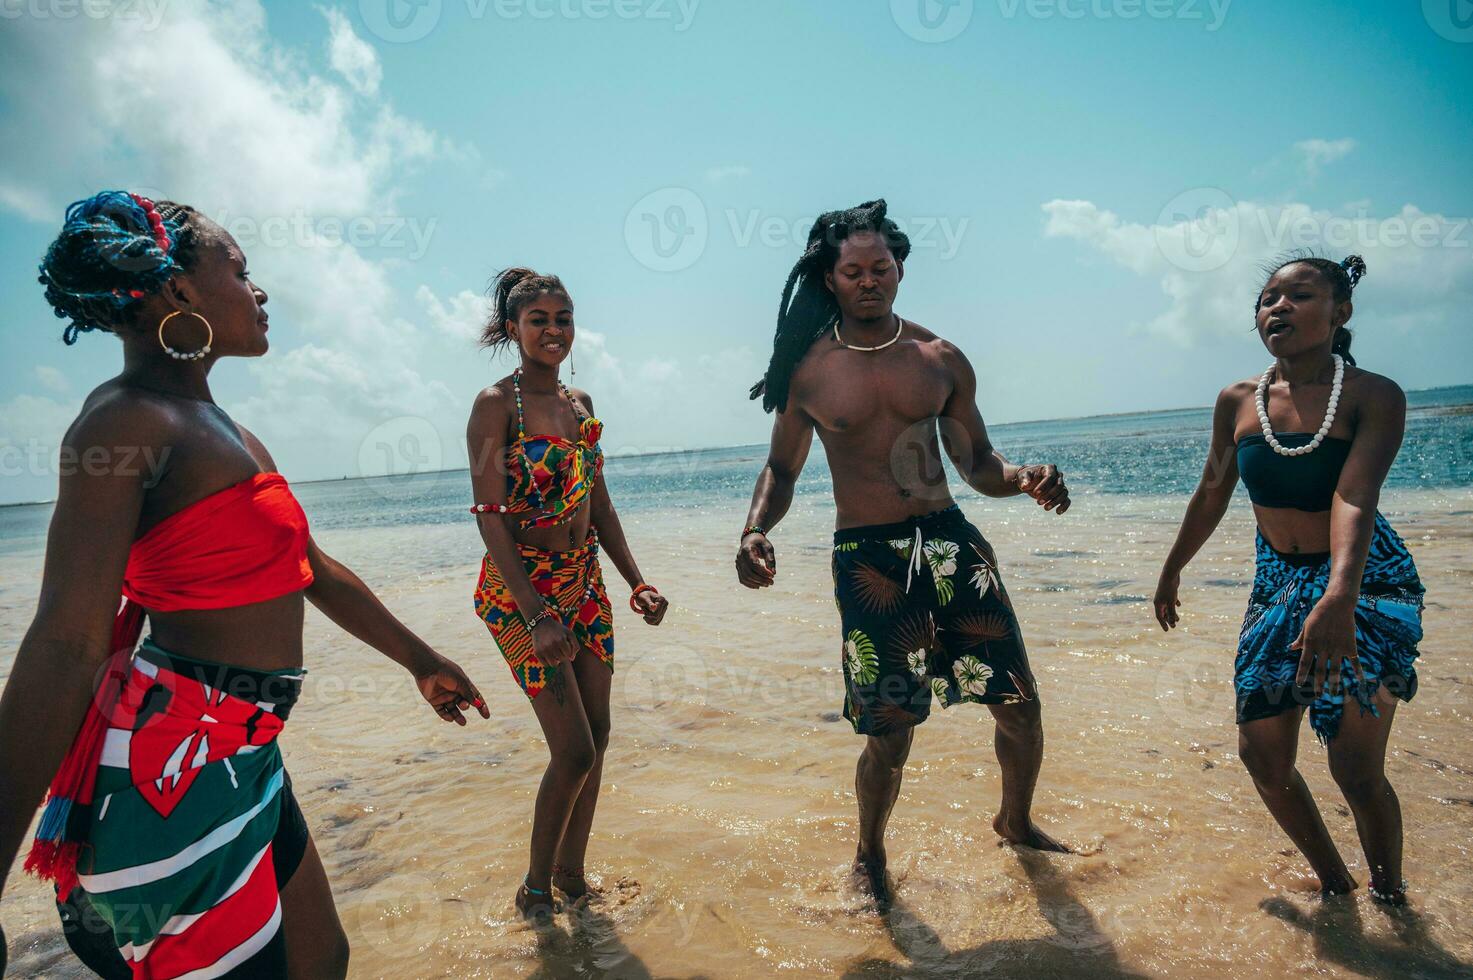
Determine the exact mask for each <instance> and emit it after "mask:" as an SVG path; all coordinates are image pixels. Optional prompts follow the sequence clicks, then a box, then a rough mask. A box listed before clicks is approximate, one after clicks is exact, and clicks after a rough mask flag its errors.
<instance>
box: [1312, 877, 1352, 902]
mask: <svg viewBox="0 0 1473 980" xmlns="http://www.w3.org/2000/svg"><path fill="white" fill-rule="evenodd" d="M1359 887H1360V882H1358V881H1356V880H1355V879H1354V878H1352V877H1351V876H1350V874H1349V873H1347V874H1346V875H1345V876H1344V877H1340V878H1324V879H1322V880H1321V881H1320V894H1321V895H1323V896H1324V897H1325V898H1331V897H1333V896H1335V895H1349V894H1350V893H1351V892H1353V891H1355V890H1356V889H1357V888H1359Z"/></svg>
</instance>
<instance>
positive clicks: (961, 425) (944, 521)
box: [736, 201, 1069, 909]
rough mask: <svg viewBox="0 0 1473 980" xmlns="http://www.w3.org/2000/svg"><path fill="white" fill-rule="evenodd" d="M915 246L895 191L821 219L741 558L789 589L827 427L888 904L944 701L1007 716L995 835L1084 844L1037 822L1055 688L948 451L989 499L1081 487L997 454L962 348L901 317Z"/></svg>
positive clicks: (864, 804) (862, 836) (857, 703)
mask: <svg viewBox="0 0 1473 980" xmlns="http://www.w3.org/2000/svg"><path fill="white" fill-rule="evenodd" d="M909 253H910V242H909V240H908V239H907V238H906V237H905V235H904V234H903V233H902V232H901V231H900V229H899V228H898V227H897V226H896V224H895V223H894V222H893V221H890V220H889V219H887V218H886V216H885V202H884V201H871V202H868V203H865V204H862V205H860V206H859V207H857V208H853V209H851V210H848V211H836V212H830V213H828V214H825V215H823V216H821V217H820V218H819V219H818V221H817V222H815V223H814V226H813V230H812V231H811V232H810V233H809V236H808V247H807V249H806V251H805V252H804V254H803V257H802V258H801V259H799V260H798V264H797V265H796V266H795V267H794V268H793V271H792V273H791V275H789V277H788V283H787V286H786V288H785V289H784V291H783V300H782V305H781V309H780V312H779V315H778V327H777V337H776V341H775V343H774V349H773V357H772V362H771V364H770V365H769V367H768V370H767V374H766V376H765V377H764V378H763V380H762V381H760V382H758V383H757V385H755V386H754V387H753V389H752V397H753V398H756V397H758V396H759V395H760V396H762V397H763V407H764V408H765V409H766V410H767V411H774V410H776V413H777V415H776V419H775V421H774V423H773V427H772V446H771V449H770V450H769V452H768V458H767V465H766V466H765V467H763V469H762V473H761V475H760V476H758V478H757V487H756V489H755V491H754V492H753V494H752V507H751V510H750V511H749V512H748V516H747V527H746V528H745V529H744V530H743V532H742V541H741V546H740V548H739V549H738V551H737V558H736V566H737V576H738V578H740V580H741V582H742V584H743V585H745V586H747V587H748V588H751V589H760V588H765V587H767V586H770V585H771V584H772V583H773V580H774V577H775V574H776V568H777V564H776V559H775V556H774V553H773V548H772V543H771V542H770V541H769V540H768V538H767V533H768V532H769V531H770V530H771V529H772V528H773V527H774V526H775V525H776V524H777V522H778V521H780V520H781V519H782V517H783V515H784V514H785V513H787V510H788V506H789V504H791V503H792V500H793V487H794V484H795V483H796V482H797V480H798V474H799V473H800V472H801V471H802V469H803V463H804V461H805V460H806V459H807V457H808V450H809V447H810V446H811V445H812V443H813V433H814V431H815V429H816V430H817V431H818V436H819V439H820V440H821V441H822V442H823V445H824V450H825V451H826V452H827V454H828V461H829V468H830V470H831V471H832V473H833V483H834V503H835V504H836V505H837V508H838V524H837V527H838V530H837V531H836V532H835V534H834V552H833V572H834V594H835V598H836V600H837V602H838V606H839V610H840V617H841V621H842V623H841V631H842V634H843V668H844V689H845V697H844V717H846V718H848V719H849V721H850V723H851V724H852V725H853V726H854V731H855V732H856V733H858V734H861V735H864V736H866V738H865V747H864V752H863V753H862V754H861V755H860V757H859V766H858V770H857V772H856V775H855V792H856V794H857V796H858V798H859V848H858V852H857V853H856V855H855V861H854V870H855V873H856V875H857V876H858V877H859V880H860V882H861V884H862V885H864V886H866V887H868V888H869V889H870V891H871V892H872V894H873V895H874V897H875V900H876V902H877V904H879V906H880V907H881V908H882V909H883V908H885V907H887V906H888V904H889V901H890V884H889V881H888V879H887V876H886V873H885V842H884V838H885V825H886V823H887V822H888V820H889V817H890V811H891V809H892V808H893V807H894V805H895V800H896V797H897V796H898V795H899V793H900V779H901V774H902V771H903V769H904V766H905V760H906V757H907V756H908V755H909V753H910V746H911V738H912V735H913V733H914V730H915V726H916V725H919V724H920V723H921V722H923V721H925V720H926V717H927V715H928V714H929V713H930V708H931V699H932V696H933V694H934V696H935V697H936V698H938V699H939V700H940V702H941V704H942V706H943V707H947V706H950V705H953V704H957V703H959V702H963V701H971V702H975V703H978V704H985V705H987V706H988V709H989V710H990V711H991V712H992V714H993V717H994V719H995V720H996V725H997V730H996V741H995V745H996V751H997V758H998V762H999V763H1000V764H1001V767H1002V806H1001V808H1000V810H999V812H998V814H997V817H996V819H995V820H993V828H994V829H995V830H996V831H997V833H998V834H999V835H1000V836H1001V837H1002V838H1003V840H1005V841H1008V842H1011V843H1014V844H1020V845H1024V846H1028V847H1034V848H1039V849H1042V850H1050V851H1067V850H1068V849H1067V848H1066V847H1064V846H1063V845H1062V844H1060V843H1059V842H1057V841H1055V840H1053V839H1052V838H1050V837H1049V836H1048V835H1047V834H1045V833H1044V832H1043V831H1041V830H1040V829H1039V828H1038V827H1037V826H1036V825H1035V824H1034V823H1033V820H1032V818H1031V814H1030V807H1031V804H1032V800H1033V788H1034V785H1035V783H1036V782H1037V779H1038V770H1039V766H1040V764H1041V763H1042V761H1043V726H1042V722H1041V719H1040V714H1039V704H1038V693H1037V690H1036V687H1035V685H1034V681H1033V674H1032V671H1031V670H1030V669H1029V667H1028V658H1027V655H1026V653H1025V652H1024V649H1023V638H1022V634H1021V633H1020V631H1019V629H1018V622H1017V619H1016V617H1015V616H1014V615H1013V607H1012V602H1011V601H1010V600H1009V599H1008V594H1007V591H1006V590H1005V589H1004V588H1003V584H1002V580H1001V578H1000V577H999V575H998V567H997V559H996V557H995V555H994V554H993V551H992V547H991V546H990V545H989V544H988V543H987V542H986V541H985V540H984V539H983V538H982V535H981V534H980V533H978V531H977V529H976V528H975V527H973V526H972V525H971V524H970V523H969V522H968V521H967V520H966V518H965V517H963V516H962V513H961V511H960V509H959V508H958V507H957V506H956V503H955V502H954V501H953V500H952V497H951V494H950V491H949V490H948V489H947V487H946V480H945V473H944V468H943V466H942V464H941V462H940V450H941V448H942V446H943V445H944V447H945V449H946V453H947V455H948V456H949V457H950V458H951V460H952V463H953V465H955V466H956V468H957V472H958V473H960V474H961V476H962V479H964V480H966V482H967V483H968V484H970V485H971V486H972V487H973V488H975V489H976V490H978V491H979V492H981V493H984V494H986V495H987V496H989V497H1011V496H1015V495H1017V494H1020V493H1026V494H1028V495H1029V496H1030V497H1032V498H1033V499H1034V500H1035V501H1037V502H1038V503H1039V504H1040V505H1041V506H1042V507H1044V508H1045V509H1046V510H1051V511H1054V512H1055V513H1058V514H1062V513H1064V512H1065V511H1066V510H1068V509H1069V492H1068V490H1067V489H1066V487H1065V485H1064V479H1063V474H1061V473H1060V472H1059V471H1058V470H1057V469H1056V468H1055V467H1053V466H1049V465H1038V466H1015V465H1013V464H1012V463H1009V462H1007V461H1006V460H1005V459H1004V458H1003V457H1002V455H1001V454H999V453H998V452H996V451H995V450H994V449H993V448H992V444H991V442H990V441H989V440H988V437H987V429H986V426H984V425H983V422H982V416H981V413H980V412H979V411H978V410H977V405H976V398H975V396H976V390H977V378H976V374H975V373H974V372H973V370H972V366H971V365H970V364H969V363H968V362H967V359H966V358H965V357H964V356H963V355H962V352H961V351H959V350H957V348H956V347H954V346H952V345H951V344H949V343H947V342H946V341H944V340H942V339H941V338H939V337H937V336H936V335H935V334H933V333H931V332H930V331H929V330H926V329H925V328H924V327H921V326H918V325H917V324H915V323H911V322H910V321H908V320H904V319H902V318H901V317H899V316H898V315H897V314H896V313H894V311H893V309H892V307H893V305H894V302H895V294H896V292H897V291H898V289H899V286H900V281H901V279H902V278H903V277H904V275H905V266H904V262H905V258H906V256H907V255H908V254H909ZM938 427H939V429H940V438H939V439H938V435H937V429H938ZM912 449H913V450H916V451H918V452H919V454H920V456H921V459H922V461H923V463H925V464H927V465H925V466H923V467H922V470H923V473H922V474H914V473H911V472H910V470H911V469H913V467H909V466H906V465H904V461H905V458H906V455H907V452H906V451H907V450H912ZM924 470H930V471H931V473H930V476H931V478H930V479H927V478H926V475H925V473H924Z"/></svg>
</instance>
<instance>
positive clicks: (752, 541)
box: [736, 531, 777, 589]
mask: <svg viewBox="0 0 1473 980" xmlns="http://www.w3.org/2000/svg"><path fill="white" fill-rule="evenodd" d="M736 570H737V578H738V579H739V580H740V581H741V583H742V584H743V585H745V586H746V587H747V588H749V589H765V588H767V586H769V585H771V584H772V583H773V580H774V579H776V578H777V554H776V553H775V552H774V551H773V550H772V542H771V541H769V540H767V535H765V534H763V533H762V532H760V531H753V532H752V533H751V534H748V535H747V536H746V537H744V538H742V543H741V547H739V548H738V549H737V556H736Z"/></svg>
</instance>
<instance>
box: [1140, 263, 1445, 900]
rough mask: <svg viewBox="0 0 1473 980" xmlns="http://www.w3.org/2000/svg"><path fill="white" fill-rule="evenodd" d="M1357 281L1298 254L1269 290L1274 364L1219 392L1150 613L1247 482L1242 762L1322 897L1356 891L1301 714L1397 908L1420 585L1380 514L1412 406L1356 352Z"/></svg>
mask: <svg viewBox="0 0 1473 980" xmlns="http://www.w3.org/2000/svg"><path fill="white" fill-rule="evenodd" d="M1365 271H1366V266H1365V263H1364V262H1363V261H1362V260H1361V258H1360V257H1359V256H1354V255H1353V256H1350V257H1349V258H1347V259H1346V260H1345V261H1343V262H1340V263H1335V262H1332V261H1330V260H1328V259H1322V258H1312V257H1303V256H1294V257H1291V258H1289V259H1288V260H1287V261H1284V262H1282V263H1280V264H1279V265H1278V267H1277V268H1276V269H1274V270H1273V272H1272V274H1271V275H1270V276H1269V279H1268V282H1267V283H1265V284H1264V286H1263V289H1262V290H1261V292H1260V293H1259V296H1258V301H1257V304H1256V307H1255V312H1256V318H1257V323H1258V336H1259V338H1260V339H1261V340H1262V341H1263V344H1264V346H1265V347H1267V348H1268V351H1269V353H1270V354H1272V355H1273V357H1274V361H1273V363H1272V364H1270V365H1269V366H1268V369H1267V370H1266V371H1264V373H1263V375H1262V376H1261V377H1259V378H1251V379H1249V380H1246V381H1239V382H1237V383H1236V384H1232V385H1229V386H1228V387H1226V388H1224V389H1223V390H1222V393H1221V394H1220V395H1218V398H1217V406H1216V408H1215V410H1214V413H1213V423H1212V448H1211V450H1210V451H1209V453H1208V458H1207V466H1206V469H1205V471H1204V472H1203V474H1202V481H1201V483H1200V484H1199V485H1198V487H1197V491H1196V493H1195V494H1193V496H1192V501H1191V503H1190V504H1189V505H1188V506H1187V513H1186V517H1185V519H1184V520H1183V521H1182V526H1181V530H1180V531H1179V532H1178V533H1177V537H1176V544H1175V546H1173V547H1172V549H1171V553H1170V554H1169V555H1168V556H1167V558H1166V563H1165V566H1164V567H1163V568H1162V569H1161V580H1160V583H1159V584H1158V585H1157V587H1156V597H1155V609H1156V619H1157V620H1158V621H1159V622H1160V624H1161V628H1162V629H1164V630H1169V629H1171V628H1172V627H1173V626H1175V625H1176V624H1177V621H1178V613H1177V610H1178V607H1180V606H1181V600H1180V599H1179V598H1178V589H1179V587H1180V582H1181V571H1182V569H1183V568H1185V567H1186V564H1187V562H1189V561H1191V559H1192V557H1193V556H1194V555H1196V553H1197V552H1198V550H1200V549H1201V547H1202V545H1203V544H1204V543H1205V542H1206V541H1207V539H1208V538H1209V537H1211V536H1212V532H1213V531H1214V530H1216V528H1217V525H1218V523H1219V522H1220V521H1221V520H1222V517H1223V514H1224V513H1226V511H1227V508H1228V504H1229V502H1230V501H1231V499H1232V495H1233V490H1234V488H1235V487H1236V486H1237V483H1238V478H1239V477H1242V480H1243V483H1244V484H1245V485H1246V486H1247V488H1248V496H1249V498H1250V499H1251V500H1252V502H1253V512H1254V515H1255V516H1256V518H1257V521H1258V542H1257V572H1256V574H1255V575H1254V579H1253V594H1252V597H1251V598H1250V599H1249V602H1248V612H1247V615H1246V616H1245V617H1244V619H1243V630H1242V634H1241V636H1240V637H1239V639H1238V656H1237V663H1236V666H1235V672H1234V686H1235V687H1236V689H1237V700H1238V705H1237V715H1238V752H1239V754H1240V755H1241V757H1242V759H1243V763H1244V765H1245V766H1246V767H1247V769H1248V771H1249V773H1251V774H1252V776H1253V783H1254V785H1255V786H1256V787H1257V789H1258V793H1259V795H1260V796H1261V797H1263V802H1264V803H1265V804H1267V805H1268V808H1269V811H1270V812H1271V813H1272V814H1273V815H1274V819H1276V820H1277V821H1278V822H1279V826H1281V827H1282V828H1284V832H1285V833H1287V834H1288V835H1289V837H1290V838H1291V839H1292V840H1293V841H1294V844H1295V845H1296V846H1297V847H1298V848H1299V850H1300V851H1301V852H1302V853H1303V854H1304V856H1305V857H1306V858H1307V859H1308V860H1309V863H1310V865H1311V866H1312V867H1313V868H1314V872H1315V874H1317V875H1318V876H1319V880H1320V886H1321V888H1322V890H1323V891H1324V893H1326V894H1343V893H1346V892H1350V891H1352V890H1353V889H1354V888H1355V887H1356V881H1355V879H1354V878H1353V877H1351V874H1350V871H1349V869H1347V868H1346V866H1345V862H1344V861H1343V860H1342V859H1341V857H1340V853H1339V851H1337V850H1336V849H1335V844H1334V842H1333V841H1332V840H1331V839H1330V835H1329V832H1328V831H1327V830H1326V829H1325V824H1324V821H1323V820H1322V819H1321V818H1320V813H1319V809H1318V808H1317V807H1316V806H1315V802H1314V798H1313V797H1311V796H1310V793H1309V789H1308V788H1307V787H1306V786H1305V784H1304V780H1303V778H1302V777H1301V776H1300V775H1299V771H1298V770H1297V769H1296V768H1295V764H1294V760H1295V753H1296V750H1297V747H1298V744H1299V725H1300V719H1301V718H1302V717H1303V715H1304V713H1305V711H1306V709H1308V712H1309V724H1310V727H1311V728H1312V729H1313V730H1314V733H1315V735H1316V736H1318V738H1319V740H1320V741H1321V742H1322V743H1324V744H1325V745H1326V746H1328V751H1329V756H1330V772H1331V774H1332V775H1333V776H1334V778H1335V782H1336V783H1337V784H1338V785H1339V787H1340V791H1341V792H1342V793H1343V794H1344V795H1345V801H1346V802H1347V803H1348V804H1350V809H1351V811H1352V812H1353V813H1354V814H1355V826H1356V830H1357V831H1358V833H1359V834H1360V841H1361V847H1362V848H1363V849H1364V851H1365V855H1366V865H1367V867H1368V868H1369V869H1370V878H1371V881H1370V893H1371V895H1372V897H1374V898H1376V899H1377V900H1379V901H1382V902H1387V903H1389V904H1393V905H1401V904H1404V903H1405V902H1406V882H1405V881H1403V880H1402V877H1401V848H1402V830H1401V806H1400V804H1399V803H1398V802H1397V799H1396V793H1395V791H1394V790H1393V789H1392V788H1391V784H1390V783H1389V782H1387V780H1386V772H1385V761H1386V741H1387V738H1388V736H1389V735H1390V734H1391V723H1392V719H1393V718H1394V716H1395V714H1396V705H1397V702H1398V701H1410V700H1411V699H1412V696H1413V695H1414V694H1415V693H1416V690H1417V672H1416V667H1415V663H1414V662H1415V660H1416V657H1417V642H1418V641H1419V640H1420V639H1421V638H1422V594H1423V589H1422V583H1421V581H1420V580H1419V579H1418V578H1417V567H1416V565H1415V564H1413V562H1412V556H1411V555H1410V554H1409V553H1408V552H1407V549H1406V545H1405V544H1403V543H1402V540H1401V538H1400V537H1398V536H1397V533H1396V532H1395V531H1394V530H1393V529H1392V528H1391V525H1390V524H1388V523H1387V521H1386V519H1385V518H1384V517H1382V516H1381V514H1380V513H1379V512H1378V511H1377V510H1376V504H1377V500H1378V498H1379V497H1380V494H1381V484H1382V482H1383V481H1384V480H1385V479H1386V474H1387V471H1389V470H1390V468H1391V463H1392V461H1393V460H1394V459H1395V458H1396V453H1397V450H1398V449H1399V448H1400V447H1401V440H1402V432H1403V429H1404V427H1405V422H1406V397H1405V395H1403V394H1402V391H1401V389H1400V388H1399V387H1397V385H1396V383H1395V382H1393V381H1391V380H1390V379H1389V378H1385V377H1382V376H1381V375H1379V374H1372V373H1371V372H1369V371H1363V370H1360V369H1359V368H1357V367H1355V361H1354V360H1353V359H1352V358H1351V356H1350V339H1351V337H1350V331H1349V330H1348V329H1347V328H1346V323H1347V321H1349V320H1350V315H1351V291H1352V290H1353V289H1354V288H1355V285H1356V283H1357V282H1359V281H1360V278H1361V277H1362V276H1363V275H1364V274H1365Z"/></svg>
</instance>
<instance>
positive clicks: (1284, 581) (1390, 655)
mask: <svg viewBox="0 0 1473 980" xmlns="http://www.w3.org/2000/svg"><path fill="white" fill-rule="evenodd" d="M1257 557H1258V568H1257V571H1256V573H1255V574H1254V576H1253V594H1252V596H1251V597H1250V599H1249V601H1248V612H1247V614H1246V615H1245V616H1244V618H1243V630H1242V633H1241V635H1240V636H1239V638H1238V656H1237V663H1236V667H1235V671H1234V678H1233V683H1234V686H1235V687H1236V688H1237V695H1238V724H1240V725H1241V724H1243V723H1244V722H1249V721H1256V720H1258V719H1260V718H1269V717H1272V716H1274V715H1277V714H1281V713H1282V712H1285V711H1288V710H1290V709H1291V708H1295V707H1303V706H1308V708H1309V724H1310V727H1311V728H1313V729H1314V733H1315V735H1316V736H1317V737H1318V738H1319V740H1320V741H1321V742H1322V743H1325V742H1329V741H1330V740H1331V739H1333V738H1334V737H1335V735H1336V733H1337V732H1339V730H1340V719H1341V717H1342V716H1343V714H1344V710H1345V699H1346V697H1350V698H1352V699H1353V700H1355V701H1356V702H1357V703H1358V704H1359V705H1360V710H1361V711H1362V712H1367V711H1369V712H1370V713H1371V714H1372V715H1378V713H1377V710H1376V706H1375V703H1374V700H1373V699H1374V698H1375V696H1376V692H1377V691H1378V690H1380V689H1381V688H1383V687H1384V688H1386V690H1387V691H1389V692H1390V693H1391V694H1393V695H1394V696H1396V697H1398V698H1400V699H1401V700H1403V701H1410V700H1411V699H1412V697H1413V695H1415V694H1416V693H1417V669H1416V666H1415V663H1414V661H1415V660H1416V659H1417V643H1418V642H1419V641H1420V640H1421V639H1422V596H1423V593H1424V589H1423V588H1422V582H1421V580H1420V579H1419V578H1418V577H1417V566H1416V565H1415V564H1414V563H1413V562H1412V556H1411V554H1410V553H1409V552H1408V551H1407V547H1406V545H1405V544H1404V543H1403V542H1402V540H1401V538H1400V537H1399V536H1398V535H1397V533H1396V531H1394V530H1393V529H1392V527H1391V525H1390V524H1389V523H1387V521H1386V518H1384V517H1382V516H1381V515H1380V514H1379V513H1378V514H1377V515H1376V523H1375V526H1374V528H1373V529H1372V532H1371V546H1370V551H1369V553H1368V555H1367V558H1366V569H1365V574H1364V575H1363V576H1362V578H1361V589H1360V596H1359V597H1358V598H1357V599H1356V603H1355V643H1356V649H1357V651H1358V653H1359V658H1360V666H1361V671H1362V673H1364V674H1365V684H1361V682H1360V681H1359V679H1357V678H1356V676H1355V671H1354V670H1353V669H1351V668H1349V667H1347V668H1346V669H1345V670H1344V671H1343V672H1339V671H1338V670H1337V666H1336V665H1334V664H1331V665H1330V667H1329V671H1328V673H1327V678H1326V684H1325V688H1324V690H1322V691H1321V692H1320V694H1319V696H1318V697H1316V696H1315V693H1314V690H1313V687H1312V686H1311V685H1308V684H1306V685H1302V686H1301V685H1296V684H1295V682H1294V678H1295V675H1296V674H1297V673H1298V670H1299V656H1300V653H1301V651H1299V650H1291V649H1290V648H1289V647H1290V644H1292V643H1293V642H1294V640H1295V639H1296V638H1297V637H1298V636H1299V631H1300V630H1301V629H1302V628H1303V626H1304V621H1305V620H1306V619H1307V618H1308V617H1309V613H1310V610H1312V609H1313V608H1314V606H1315V603H1317V602H1319V601H1320V598H1321V597H1322V596H1323V595H1324V594H1325V587H1326V585H1327V583H1328V582H1329V578H1330V556H1329V554H1328V553H1325V554H1313V555H1296V554H1284V553H1282V552H1278V551H1275V550H1274V549H1273V548H1272V547H1271V546H1270V545H1269V543H1268V542H1267V541H1266V540H1264V537H1263V535H1262V534H1261V533H1260V534H1259V535H1258V547H1257ZM1337 674H1338V676H1337Z"/></svg>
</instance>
